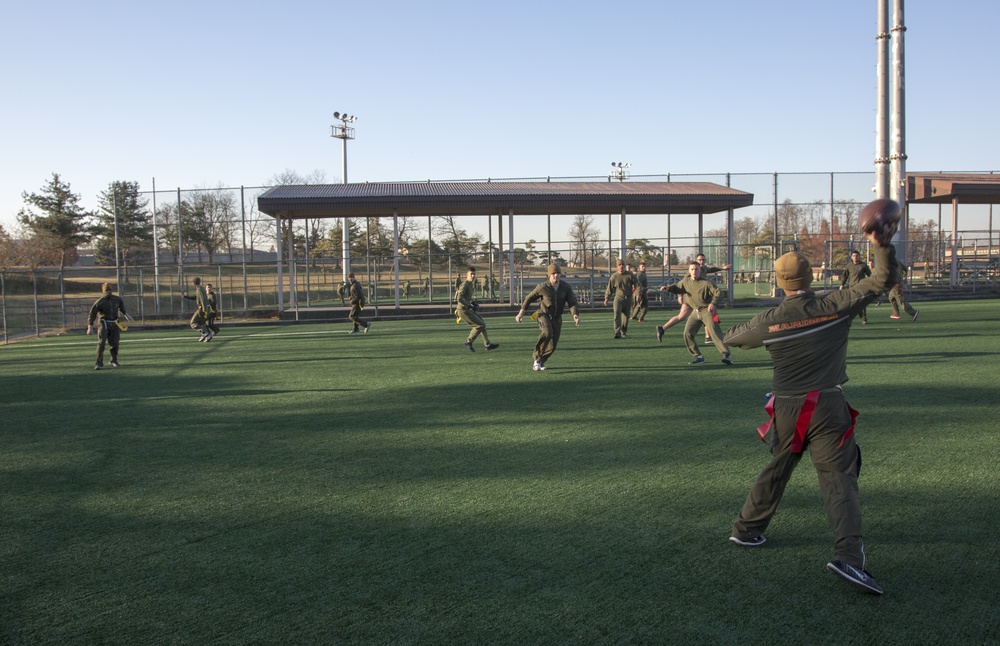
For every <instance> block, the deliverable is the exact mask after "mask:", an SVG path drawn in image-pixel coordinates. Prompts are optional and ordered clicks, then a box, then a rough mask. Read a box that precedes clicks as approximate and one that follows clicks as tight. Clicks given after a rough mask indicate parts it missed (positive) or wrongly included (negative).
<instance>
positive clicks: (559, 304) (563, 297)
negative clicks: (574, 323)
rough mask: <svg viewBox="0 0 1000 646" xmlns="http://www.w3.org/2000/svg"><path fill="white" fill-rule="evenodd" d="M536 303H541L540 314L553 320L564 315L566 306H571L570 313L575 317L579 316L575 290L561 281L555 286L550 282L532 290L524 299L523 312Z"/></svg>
mask: <svg viewBox="0 0 1000 646" xmlns="http://www.w3.org/2000/svg"><path fill="white" fill-rule="evenodd" d="M535 301H540V302H539V305H538V313H539V314H548V315H549V316H550V317H552V318H559V317H561V316H562V315H563V312H564V311H565V308H566V306H567V305H568V306H569V311H570V312H571V313H572V314H573V316H579V310H578V307H579V306H578V303H577V301H576V294H575V293H574V292H573V288H572V287H570V286H569V283H566V282H563V281H561V280H560V281H559V284H558V285H556V286H553V285H552V283H550V282H549V281H547V280H546V281H545V282H543V283H539V284H538V286H537V287H535V289H533V290H531V293H530V294H528V295H527V296H526V297H525V298H524V302H523V303H521V310H522V311H525V310H527V309H528V307H529V306H530V305H531V304H532V303H534V302H535Z"/></svg>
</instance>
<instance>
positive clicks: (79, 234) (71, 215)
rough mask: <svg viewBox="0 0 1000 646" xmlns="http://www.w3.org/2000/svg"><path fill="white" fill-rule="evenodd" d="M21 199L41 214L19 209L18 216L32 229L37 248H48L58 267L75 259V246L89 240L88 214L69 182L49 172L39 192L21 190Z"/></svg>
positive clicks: (27, 209)
mask: <svg viewBox="0 0 1000 646" xmlns="http://www.w3.org/2000/svg"><path fill="white" fill-rule="evenodd" d="M21 198H22V199H23V200H24V201H25V202H26V203H27V204H29V205H30V206H32V207H35V208H36V209H38V210H39V211H41V213H35V212H34V211H32V210H31V208H30V207H29V208H25V209H21V210H20V212H18V214H17V219H18V220H19V221H20V222H21V223H22V224H23V225H25V226H26V227H27V228H28V230H29V231H30V232H31V234H32V237H33V238H34V239H35V240H34V242H35V243H37V245H38V247H39V248H42V249H46V250H50V251H52V252H53V254H54V255H55V257H57V258H58V261H59V270H60V271H62V270H63V269H65V268H66V265H67V264H72V263H74V262H76V258H77V251H76V248H77V247H78V246H79V245H81V244H83V243H85V242H87V241H88V240H90V233H89V227H88V220H89V218H90V217H91V213H89V212H87V211H85V210H84V209H83V207H82V206H80V196H79V195H76V194H75V193H73V192H72V191H71V190H70V185H69V184H68V183H66V182H63V181H62V179H60V177H59V174H58V173H52V179H51V180H49V182H48V183H47V184H46V185H45V186H43V187H42V190H41V192H39V193H28V192H27V191H25V192H23V193H21Z"/></svg>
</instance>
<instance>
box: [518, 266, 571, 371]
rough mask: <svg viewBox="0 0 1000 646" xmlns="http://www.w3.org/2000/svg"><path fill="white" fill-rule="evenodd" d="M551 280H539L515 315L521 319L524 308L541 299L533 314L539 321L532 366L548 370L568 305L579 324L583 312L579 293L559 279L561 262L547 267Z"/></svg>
mask: <svg viewBox="0 0 1000 646" xmlns="http://www.w3.org/2000/svg"><path fill="white" fill-rule="evenodd" d="M546 271H547V272H548V276H549V277H548V280H546V281H544V282H542V283H539V284H538V286H536V287H535V289H533V290H532V291H531V293H530V294H528V295H527V296H526V297H525V298H524V302H523V303H521V310H520V311H519V312H518V313H517V316H515V317H514V320H515V321H517V322H518V323H520V322H521V320H522V319H523V318H524V312H525V310H527V309H528V307H529V306H530V305H531V304H532V303H534V302H535V301H539V303H538V309H537V310H536V311H535V314H534V316H533V317H532V318H534V319H535V320H537V321H538V341H536V342H535V350H534V352H533V353H532V358H533V359H534V364H533V365H532V370H536V371H537V370H545V369H546V368H545V362H546V361H548V360H549V357H551V356H552V354H553V353H554V352H555V351H556V346H557V345H558V344H559V335H560V334H561V333H562V316H563V313H564V312H565V310H566V308H567V307H569V311H570V312H571V313H572V314H573V322H574V323H576V325H577V327H579V326H580V312H579V309H578V304H577V301H576V294H574V293H573V288H572V287H570V285H569V283H564V282H562V281H561V280H560V277H561V276H562V269H560V268H559V265H556V264H551V265H549V266H548V269H547V270H546Z"/></svg>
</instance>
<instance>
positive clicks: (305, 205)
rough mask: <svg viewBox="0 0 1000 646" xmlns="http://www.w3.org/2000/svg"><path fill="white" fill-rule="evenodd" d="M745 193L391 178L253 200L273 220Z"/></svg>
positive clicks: (649, 205) (720, 199)
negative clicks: (394, 179)
mask: <svg viewBox="0 0 1000 646" xmlns="http://www.w3.org/2000/svg"><path fill="white" fill-rule="evenodd" d="M752 204H753V194H752V193H746V192H744V191H739V190H736V189H733V188H729V187H726V186H721V185H719V184H713V183H711V182H540V181H537V182H523V181H486V182H396V183H381V182H380V183H359V184H311V185H284V186H275V187H273V188H271V189H268V190H267V191H265V192H264V193H263V194H261V196H260V197H258V198H257V205H258V208H259V209H260V211H261V213H265V214H267V215H271V216H274V217H281V218H292V219H301V218H325V217H345V216H348V217H358V216H391V215H393V214H396V215H400V216H427V215H501V214H502V215H506V214H508V213H511V212H513V213H514V214H515V215H578V214H594V213H620V212H621V211H622V210H623V209H624V210H625V212H626V213H627V214H629V215H634V214H667V213H669V214H685V213H686V214H697V213H718V212H720V211H726V210H728V209H738V208H741V207H744V206H750V205H752Z"/></svg>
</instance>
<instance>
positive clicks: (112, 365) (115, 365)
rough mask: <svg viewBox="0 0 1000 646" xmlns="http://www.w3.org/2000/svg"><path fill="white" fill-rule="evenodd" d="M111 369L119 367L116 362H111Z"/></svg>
mask: <svg viewBox="0 0 1000 646" xmlns="http://www.w3.org/2000/svg"><path fill="white" fill-rule="evenodd" d="M111 367H112V368H118V367H120V366H119V365H118V362H117V361H112V362H111Z"/></svg>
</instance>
